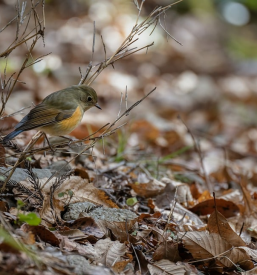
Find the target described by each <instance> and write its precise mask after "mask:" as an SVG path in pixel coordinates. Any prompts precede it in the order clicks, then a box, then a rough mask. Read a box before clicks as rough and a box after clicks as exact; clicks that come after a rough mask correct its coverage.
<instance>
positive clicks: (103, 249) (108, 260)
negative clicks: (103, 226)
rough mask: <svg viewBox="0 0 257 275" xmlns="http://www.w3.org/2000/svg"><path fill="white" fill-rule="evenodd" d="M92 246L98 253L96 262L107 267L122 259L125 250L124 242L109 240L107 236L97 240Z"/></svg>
mask: <svg viewBox="0 0 257 275" xmlns="http://www.w3.org/2000/svg"><path fill="white" fill-rule="evenodd" d="M94 248H95V251H96V253H97V254H98V258H97V259H96V262H97V263H101V264H103V265H105V266H107V267H112V266H113V265H114V264H115V263H117V262H122V261H124V258H123V257H124V256H125V253H126V251H127V249H126V246H125V244H122V243H120V242H119V241H111V240H110V239H109V238H107V239H104V240H99V241H98V242H97V243H96V244H95V247H94Z"/></svg>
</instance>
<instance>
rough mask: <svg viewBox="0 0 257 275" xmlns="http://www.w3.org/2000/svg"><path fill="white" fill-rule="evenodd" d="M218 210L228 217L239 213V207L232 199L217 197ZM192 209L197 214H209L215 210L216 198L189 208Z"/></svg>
mask: <svg viewBox="0 0 257 275" xmlns="http://www.w3.org/2000/svg"><path fill="white" fill-rule="evenodd" d="M216 206H217V210H218V211H219V212H220V213H221V214H222V215H223V216H225V217H226V218H230V217H233V216H236V215H237V214H238V213H239V207H238V206H237V205H236V204H235V203H233V202H232V201H226V200H223V199H216ZM189 210H190V211H192V212H194V213H195V214H197V215H208V214H211V213H212V212H213V211H214V210H215V205H214V200H213V199H209V200H206V201H203V202H200V203H198V204H196V205H195V206H194V207H191V208H189Z"/></svg>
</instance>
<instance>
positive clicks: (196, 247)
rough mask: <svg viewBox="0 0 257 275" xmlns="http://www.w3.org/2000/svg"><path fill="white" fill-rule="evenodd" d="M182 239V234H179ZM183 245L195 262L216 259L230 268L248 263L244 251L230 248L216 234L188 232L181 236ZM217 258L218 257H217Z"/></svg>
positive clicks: (247, 257)
mask: <svg viewBox="0 0 257 275" xmlns="http://www.w3.org/2000/svg"><path fill="white" fill-rule="evenodd" d="M179 236H180V237H182V236H183V234H182V233H179ZM182 241H183V244H184V245H185V247H186V249H188V250H189V252H190V253H191V254H192V255H193V257H194V258H195V259H196V260H205V259H206V260H209V259H214V258H216V259H218V260H219V261H220V262H221V263H222V264H223V265H225V266H227V267H232V266H233V264H240V263H241V262H242V263H243V262H245V261H249V260H250V257H249V256H248V254H247V253H246V252H245V251H242V250H239V249H236V248H232V246H231V245H230V244H229V243H227V242H226V241H225V240H223V239H222V238H221V237H220V236H219V235H218V234H208V233H206V232H198V231H195V232H188V233H187V234H186V235H185V236H183V239H182ZM217 256H218V257H217Z"/></svg>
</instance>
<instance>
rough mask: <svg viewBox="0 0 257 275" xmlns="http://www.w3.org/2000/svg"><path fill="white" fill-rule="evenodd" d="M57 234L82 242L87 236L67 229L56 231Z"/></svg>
mask: <svg viewBox="0 0 257 275" xmlns="http://www.w3.org/2000/svg"><path fill="white" fill-rule="evenodd" d="M58 233H59V234H60V235H62V236H65V237H68V238H69V239H71V240H73V241H75V240H83V239H85V238H86V237H87V236H86V235H85V234H84V233H83V232H82V231H81V230H79V229H67V230H63V231H58Z"/></svg>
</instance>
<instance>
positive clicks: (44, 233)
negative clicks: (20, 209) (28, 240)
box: [21, 224, 60, 246]
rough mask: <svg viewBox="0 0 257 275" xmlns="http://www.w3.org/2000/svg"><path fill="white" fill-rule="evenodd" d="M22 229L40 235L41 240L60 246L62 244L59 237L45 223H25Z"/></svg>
mask: <svg viewBox="0 0 257 275" xmlns="http://www.w3.org/2000/svg"><path fill="white" fill-rule="evenodd" d="M21 229H22V230H23V231H24V232H32V233H33V234H34V235H35V237H36V236H38V237H39V239H40V240H42V241H43V242H46V243H50V244H51V245H53V246H59V244H60V239H58V238H57V237H56V235H55V234H54V233H53V232H51V231H50V230H48V229H47V228H45V227H44V226H43V225H37V226H31V225H28V224H23V225H22V227H21Z"/></svg>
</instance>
